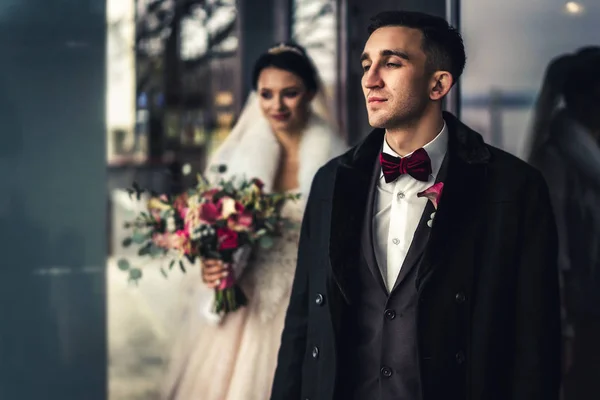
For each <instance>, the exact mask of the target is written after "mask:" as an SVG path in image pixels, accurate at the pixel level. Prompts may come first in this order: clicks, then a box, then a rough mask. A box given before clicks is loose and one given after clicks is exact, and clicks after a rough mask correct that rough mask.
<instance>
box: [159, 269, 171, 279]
mask: <svg viewBox="0 0 600 400" xmlns="http://www.w3.org/2000/svg"><path fill="white" fill-rule="evenodd" d="M160 273H161V274H162V276H164V277H165V278H169V275H167V271H165V269H164V268H161V269H160Z"/></svg>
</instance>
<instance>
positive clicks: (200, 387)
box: [165, 43, 346, 400]
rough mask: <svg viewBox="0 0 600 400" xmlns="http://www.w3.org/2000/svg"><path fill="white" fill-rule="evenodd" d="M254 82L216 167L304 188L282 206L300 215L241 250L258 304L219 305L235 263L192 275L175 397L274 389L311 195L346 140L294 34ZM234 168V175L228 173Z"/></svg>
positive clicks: (249, 395) (172, 382)
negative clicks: (265, 245) (265, 241)
mask: <svg viewBox="0 0 600 400" xmlns="http://www.w3.org/2000/svg"><path fill="white" fill-rule="evenodd" d="M252 84H253V89H254V90H253V92H252V93H251V94H250V96H249V98H248V101H247V103H246V106H245V109H244V111H243V112H242V115H241V116H240V118H239V120H238V122H237V124H236V126H235V127H234V128H233V130H232V132H231V133H230V135H229V136H228V138H227V139H226V140H225V142H224V143H223V144H222V145H221V146H220V147H219V148H218V149H217V150H216V152H215V154H214V156H213V157H212V159H211V161H210V162H209V167H208V171H209V173H210V171H213V170H214V169H215V168H214V167H215V166H218V165H222V164H225V165H226V166H227V170H226V172H225V174H226V175H229V176H246V177H247V178H253V177H258V178H259V179H261V180H262V181H263V183H264V184H265V186H264V188H265V190H267V191H277V192H290V193H299V194H300V195H301V197H300V200H298V201H295V202H287V203H286V204H285V205H284V207H283V209H282V214H283V215H284V216H285V217H288V218H289V219H291V220H292V221H294V222H296V223H297V225H298V226H297V227H296V228H293V229H288V230H286V231H285V232H284V234H283V236H282V237H278V238H277V240H276V241H275V244H274V246H273V247H271V248H270V249H268V250H265V249H254V250H253V252H252V253H250V254H248V252H245V254H241V255H239V257H238V261H237V262H236V263H235V265H234V267H233V271H232V273H234V274H235V275H236V277H237V278H238V282H239V284H240V286H241V287H242V290H244V292H245V294H246V295H247V297H248V299H249V300H248V305H247V306H245V307H242V308H240V309H238V310H237V311H235V312H233V313H230V314H227V315H225V316H221V315H216V314H214V313H213V312H212V299H213V296H214V291H213V288H214V287H216V286H217V285H218V284H219V283H220V280H221V279H223V278H224V277H225V276H226V274H227V271H226V270H225V268H224V267H223V265H222V264H221V263H220V262H218V261H215V260H205V262H204V263H203V265H202V280H200V279H198V280H197V281H195V280H193V279H192V280H188V283H189V285H190V286H189V287H188V288H187V294H186V296H188V297H187V299H188V300H186V301H187V306H188V307H187V312H186V315H185V316H184V321H183V330H182V332H181V335H180V336H179V337H178V338H177V339H176V343H175V348H174V350H173V353H172V358H171V364H170V368H169V372H168V374H167V380H166V385H165V398H166V399H169V400H197V399H202V400H265V399H267V398H269V396H270V393H271V384H272V380H273V376H274V373H275V367H276V362H277V353H278V350H279V344H280V336H281V333H282V330H283V324H284V317H285V312H286V310H287V306H288V302H289V296H290V291H291V286H292V280H293V276H294V270H295V268H296V257H297V244H298V239H299V235H300V228H299V226H300V222H301V220H302V215H303V212H304V205H305V203H304V199H306V197H307V195H308V192H309V190H310V185H311V183H312V179H313V177H314V175H315V173H316V172H317V170H318V169H319V167H321V166H322V165H323V164H325V163H326V162H327V161H329V160H330V159H331V158H333V157H335V156H337V155H339V154H341V153H342V152H343V151H345V149H346V145H345V143H344V141H343V140H342V138H341V137H340V136H339V135H338V133H337V132H336V131H335V129H334V128H333V126H334V124H333V122H332V118H331V115H330V114H329V113H328V112H327V106H326V104H327V103H326V101H325V95H324V92H323V87H322V84H321V82H320V79H319V76H318V73H317V71H316V69H315V67H314V65H313V63H312V61H311V60H310V59H309V58H308V56H307V55H306V52H305V50H304V49H303V48H302V47H300V46H298V45H296V44H292V43H283V44H280V45H278V46H276V47H273V48H271V49H269V50H268V51H267V52H265V53H264V54H263V55H261V56H260V57H259V58H258V60H257V61H256V63H255V65H254V69H253V74H252ZM226 177H227V176H226Z"/></svg>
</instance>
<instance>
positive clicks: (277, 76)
mask: <svg viewBox="0 0 600 400" xmlns="http://www.w3.org/2000/svg"><path fill="white" fill-rule="evenodd" d="M257 91H258V94H259V99H260V108H261V109H262V112H263V114H264V115H265V117H266V118H267V119H268V120H269V123H270V124H271V126H272V127H273V129H274V130H276V131H294V130H297V129H300V128H301V127H302V126H303V125H304V122H305V121H306V118H307V115H308V107H309V104H310V101H311V100H312V97H313V96H312V93H309V92H308V91H307V89H306V85H305V84H304V82H303V81H302V79H301V78H300V77H299V76H297V75H296V74H294V73H292V72H289V71H285V70H283V69H279V68H275V67H268V68H265V69H263V70H262V71H261V73H260V75H259V76H258V82H257Z"/></svg>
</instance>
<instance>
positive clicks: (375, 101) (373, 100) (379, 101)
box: [368, 97, 387, 103]
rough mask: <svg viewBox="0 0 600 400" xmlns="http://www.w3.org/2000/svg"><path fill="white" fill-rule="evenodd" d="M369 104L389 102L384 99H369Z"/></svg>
mask: <svg viewBox="0 0 600 400" xmlns="http://www.w3.org/2000/svg"><path fill="white" fill-rule="evenodd" d="M368 101H369V103H383V102H384V101H387V99H384V98H383V97H369V100H368Z"/></svg>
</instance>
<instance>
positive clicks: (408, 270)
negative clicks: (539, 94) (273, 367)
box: [271, 12, 560, 400]
mask: <svg viewBox="0 0 600 400" xmlns="http://www.w3.org/2000/svg"><path fill="white" fill-rule="evenodd" d="M369 32H370V37H369V39H368V41H367V43H366V45H365V48H364V53H363V55H362V57H361V63H362V67H363V71H364V74H363V77H362V87H363V91H364V95H365V100H366V107H367V112H368V115H369V122H370V124H371V125H372V126H374V127H375V128H376V129H375V130H374V131H373V132H372V133H371V134H370V135H369V136H368V137H367V138H366V139H365V140H364V141H363V142H362V143H361V144H359V145H358V146H356V147H355V148H354V149H352V150H351V151H349V152H348V153H346V154H345V155H342V156H341V157H339V158H337V159H334V160H333V161H331V162H329V163H328V164H327V165H325V166H324V167H323V168H322V169H321V170H320V171H319V173H318V174H317V176H316V177H315V179H314V182H313V187H312V192H311V194H310V198H309V200H308V205H307V209H306V214H305V218H304V222H303V227H302V236H301V240H300V250H299V256H298V266H297V271H296V277H295V281H294V286H293V289H292V295H291V300H290V305H289V308H288V311H287V317H286V321H285V328H284V331H283V336H282V343H281V349H280V352H279V359H278V367H277V371H276V374H275V381H274V385H273V390H272V395H271V399H272V400H292V399H294V400H298V399H302V400H304V399H310V400H331V399H344V400H355V399H356V400H380V399H381V400H397V399H399V400H557V399H558V392H559V377H560V359H559V358H560V322H559V320H560V318H559V296H558V271H557V260H556V258H557V250H556V249H557V237H556V229H555V223H554V217H553V214H552V211H551V208H550V202H549V198H548V190H547V187H546V184H545V182H544V180H543V179H542V178H541V176H540V174H539V173H538V171H537V170H535V169H533V168H532V167H530V166H528V165H527V164H525V163H524V162H522V161H520V160H519V159H517V158H515V157H513V156H511V155H509V154H507V153H505V152H503V151H501V150H499V149H496V148H494V147H491V146H488V145H486V144H485V143H484V142H483V140H482V138H481V136H480V135H479V134H478V133H476V132H474V131H473V130H471V129H470V128H468V127H467V126H465V125H464V124H463V123H461V122H460V121H459V120H458V119H456V117H454V116H452V115H451V114H448V113H442V100H443V99H444V97H445V96H446V95H447V93H448V91H449V90H450V88H451V87H452V86H453V84H454V83H455V82H456V81H457V80H458V78H459V77H460V75H461V73H462V71H463V68H464V65H465V53H464V47H463V43H462V39H461V37H460V35H459V33H458V32H457V31H456V30H454V29H453V28H451V27H450V26H449V25H448V24H447V23H446V21H444V20H443V19H440V18H438V17H433V16H429V15H425V14H420V13H411V12H386V13H382V14H379V15H377V16H376V17H375V18H374V19H373V20H372V26H371V27H370V29H369Z"/></svg>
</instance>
